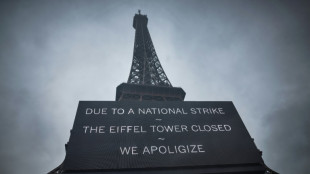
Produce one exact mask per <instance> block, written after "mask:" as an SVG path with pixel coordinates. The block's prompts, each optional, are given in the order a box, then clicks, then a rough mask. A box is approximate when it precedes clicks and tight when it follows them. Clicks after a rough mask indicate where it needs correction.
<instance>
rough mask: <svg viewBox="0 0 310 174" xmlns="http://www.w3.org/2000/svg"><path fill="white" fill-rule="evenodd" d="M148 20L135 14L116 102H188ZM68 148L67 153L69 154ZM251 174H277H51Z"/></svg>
mask: <svg viewBox="0 0 310 174" xmlns="http://www.w3.org/2000/svg"><path fill="white" fill-rule="evenodd" d="M147 23H148V18H147V16H146V15H142V14H141V12H140V10H139V11H138V14H135V16H134V20H133V28H134V29H135V30H136V33H135V42H134V50H133V52H134V53H133V60H132V65H131V70H130V73H129V77H128V81H127V83H122V84H120V85H119V86H118V87H117V88H116V98H115V100H116V101H147V100H148V101H184V98H185V92H184V90H183V89H182V88H179V87H173V86H172V84H171V82H170V81H169V79H168V77H167V75H166V74H165V71H164V69H163V67H162V66H161V63H160V61H159V59H158V56H157V54H156V51H155V48H154V45H153V42H152V39H151V36H150V33H149V31H148V28H147ZM67 146H68V145H67V144H66V151H67ZM241 153H242V152H241ZM149 172H150V173H169V174H170V173H171V174H172V173H173V174H175V173H210V174H211V173H213V174H214V173H217V174H224V173H235V174H237V173H247V174H276V172H274V171H272V170H271V169H269V168H268V167H267V166H266V165H265V164H264V163H263V162H262V163H255V164H251V163H249V164H227V165H221V166H196V167H190V166H188V167H177V166H176V167H173V168H154V169H145V170H141V169H140V170H135V169H130V170H129V171H126V170H121V171H119V170H118V171H113V170H98V169H94V170H91V171H83V170H81V171H79V170H74V171H66V170H64V163H62V164H60V165H59V166H58V167H56V168H55V169H54V170H52V171H50V172H49V174H58V173H87V174H90V173H94V174H101V173H111V174H112V173H113V174H116V173H124V174H125V173H149Z"/></svg>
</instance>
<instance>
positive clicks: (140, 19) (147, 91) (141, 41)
mask: <svg viewBox="0 0 310 174" xmlns="http://www.w3.org/2000/svg"><path fill="white" fill-rule="evenodd" d="M147 23H148V18H147V16H146V15H142V14H141V12H140V10H139V13H138V14H136V15H135V16H134V19H133V28H134V29H135V30H136V34H135V43H134V50H133V59H132V65H131V70H130V73H129V77H128V81H127V83H122V84H120V85H119V86H118V87H117V89H116V101H120V100H140V101H142V100H156V101H183V100H184V97H185V92H184V91H183V89H182V88H175V87H172V85H171V83H170V81H169V79H168V77H167V75H166V73H165V71H164V69H163V67H162V66H161V64H160V62H159V59H158V57H157V54H156V51H155V48H154V45H153V42H152V39H151V36H150V33H149V30H148V28H147Z"/></svg>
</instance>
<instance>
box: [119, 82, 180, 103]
mask: <svg viewBox="0 0 310 174" xmlns="http://www.w3.org/2000/svg"><path fill="white" fill-rule="evenodd" d="M184 98H185V92H184V90H183V89H182V88H178V87H165V86H153V85H137V84H131V83H122V84H120V85H118V87H117V88H116V98H115V101H124V100H136V101H142V100H153V101H154V100H155V101H184Z"/></svg>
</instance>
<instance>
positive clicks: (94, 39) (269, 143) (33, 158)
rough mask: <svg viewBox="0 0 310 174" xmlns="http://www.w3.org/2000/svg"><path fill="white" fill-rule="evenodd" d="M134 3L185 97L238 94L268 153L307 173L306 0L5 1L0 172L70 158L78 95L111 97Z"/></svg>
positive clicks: (0, 16)
mask: <svg viewBox="0 0 310 174" xmlns="http://www.w3.org/2000/svg"><path fill="white" fill-rule="evenodd" d="M138 9H141V10H142V13H143V14H147V15H148V17H149V24H148V28H149V30H150V34H151V37H152V40H153V43H154V45H155V49H156V52H157V55H158V56H159V59H160V61H161V63H162V66H163V68H164V70H165V72H166V74H167V76H168V78H169V80H170V81H171V83H172V85H173V86H177V87H182V88H183V89H184V90H185V91H186V93H187V95H186V98H185V100H186V101H226V100H227V101H233V103H234V104H235V106H236V108H237V110H238V111H239V114H240V115H241V118H242V119H243V121H244V123H245V125H246V127H247V129H248V131H249V132H250V134H251V136H252V137H253V138H254V139H255V143H256V145H257V147H258V148H259V149H260V150H262V151H263V159H264V161H265V163H266V164H267V165H268V166H269V167H270V168H272V169H274V170H275V171H277V172H280V173H281V174H292V173H294V174H295V173H296V174H307V173H310V169H309V162H310V156H309V154H310V150H309V149H310V140H309V138H310V129H309V128H308V127H309V125H310V111H309V106H310V59H309V58H310V32H309V31H310V24H309V19H310V10H309V9H310V5H309V3H307V2H306V1H304V2H303V1H274V0H271V1H270V0H265V1H236V0H234V1H232V0H227V1H222V0H217V1H215V0H214V1H189V0H188V1H181V0H180V1H169V0H165V1H158V0H157V1H112V0H111V1H103V0H92V1H86V0H84V1H79V0H72V1H67V0H62V1H54V0H50V1H29V0H27V1H6V2H5V1H1V4H0V25H1V27H0V110H1V117H0V123H1V126H0V132H1V134H0V138H1V139H0V140H1V142H0V143H1V144H0V155H1V158H0V160H1V161H0V166H1V168H0V173H12V174H20V173H37V174H41V173H47V172H48V171H50V170H52V169H53V168H54V167H56V166H58V165H59V164H60V163H61V162H62V160H63V159H64V157H65V148H64V144H65V143H66V142H67V141H68V139H69V135H70V129H71V128H72V125H73V121H74V117H75V113H76V109H77V105H78V102H79V100H112V101H113V100H114V99H115V88H116V86H117V85H119V84H120V83H122V82H125V81H126V80H127V78H128V75H129V70H130V66H131V61H132V54H133V44H134V29H133V28H132V20H133V16H134V14H135V13H136V12H137V10H138Z"/></svg>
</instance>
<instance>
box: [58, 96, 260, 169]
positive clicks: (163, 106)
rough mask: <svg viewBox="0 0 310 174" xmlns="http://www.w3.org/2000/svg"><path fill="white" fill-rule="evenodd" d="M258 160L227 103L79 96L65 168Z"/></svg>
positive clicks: (203, 164) (231, 106)
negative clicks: (107, 98)
mask: <svg viewBox="0 0 310 174" xmlns="http://www.w3.org/2000/svg"><path fill="white" fill-rule="evenodd" d="M246 163H262V159H261V156H260V154H259V151H258V150H257V148H256V146H255V144H254V143H253V140H252V139H251V137H250V135H249V133H248V132H247V130H246V128H245V126H244V124H243V122H242V120H241V118H240V116H239V114H238V112H237V111H236V109H235V107H234V105H233V103H232V102H151V101H148V102H132V101H131V102H125V101H121V102H114V101H81V102H80V103H79V107H78V110H77V114H76V118H75V121H74V125H73V129H72V131H71V137H70V140H69V142H68V146H67V154H66V158H65V161H64V170H88V169H128V168H151V167H177V166H179V167H180V166H205V165H229V164H246Z"/></svg>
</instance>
